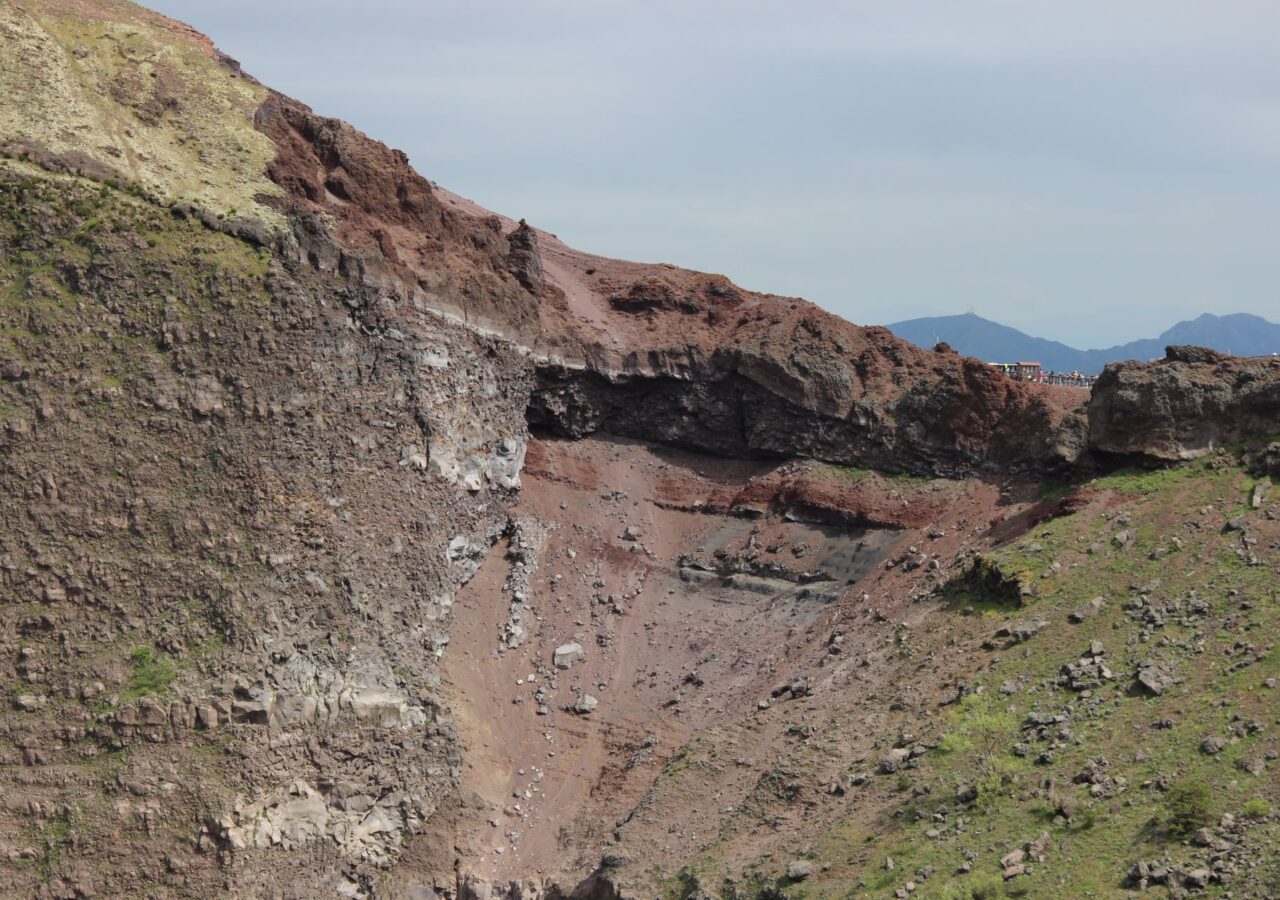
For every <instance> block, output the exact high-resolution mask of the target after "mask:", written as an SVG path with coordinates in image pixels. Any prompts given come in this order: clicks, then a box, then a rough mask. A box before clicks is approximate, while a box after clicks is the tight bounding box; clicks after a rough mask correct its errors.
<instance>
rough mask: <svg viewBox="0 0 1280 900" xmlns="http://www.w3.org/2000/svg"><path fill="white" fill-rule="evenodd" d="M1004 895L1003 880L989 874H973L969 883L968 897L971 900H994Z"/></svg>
mask: <svg viewBox="0 0 1280 900" xmlns="http://www.w3.org/2000/svg"><path fill="white" fill-rule="evenodd" d="M1003 893H1004V880H1003V879H1001V878H1000V876H999V875H993V874H992V873H990V872H983V873H980V874H975V875H974V876H973V878H972V879H971V880H970V882H969V896H970V897H972V898H973V900H995V898H996V897H999V896H1001V895H1002V894H1003Z"/></svg>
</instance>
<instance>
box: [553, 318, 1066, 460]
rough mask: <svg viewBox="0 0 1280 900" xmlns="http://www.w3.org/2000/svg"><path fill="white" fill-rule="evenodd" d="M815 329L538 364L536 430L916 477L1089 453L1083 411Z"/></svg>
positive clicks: (972, 367)
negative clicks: (623, 360)
mask: <svg viewBox="0 0 1280 900" xmlns="http://www.w3.org/2000/svg"><path fill="white" fill-rule="evenodd" d="M810 324H811V323H810ZM805 326H806V322H805V321H803V320H802V321H801V322H800V323H799V324H794V323H793V324H792V325H791V327H790V328H787V327H786V326H784V327H783V328H782V329H779V330H780V331H782V335H783V336H782V337H779V336H778V335H777V334H776V333H774V334H771V335H769V336H767V337H766V336H763V335H759V334H754V333H751V332H748V333H747V334H746V335H739V336H738V337H737V339H736V340H735V341H734V342H733V343H730V344H728V345H727V346H723V347H717V348H712V349H709V350H703V349H702V348H698V347H686V348H681V349H679V350H674V349H673V350H672V351H671V352H669V353H665V354H651V355H649V357H648V358H647V359H646V360H645V361H644V364H642V365H641V364H637V365H633V366H631V367H629V368H628V369H624V370H621V371H608V370H604V369H601V368H596V367H591V366H587V367H570V366H565V365H540V366H539V367H538V373H537V374H538V379H537V385H536V388H535V390H534V392H533V395H532V397H531V403H530V410H529V418H530V422H531V424H532V425H534V426H536V427H540V428H544V429H548V430H550V431H553V432H555V433H558V434H564V435H568V436H570V437H582V436H584V435H586V434H590V433H592V432H596V431H605V432H610V433H614V434H621V435H628V436H632V437H639V438H646V439H651V440H659V441H663V442H666V443H671V444H675V445H678V446H682V447H686V448H689V449H694V450H701V451H705V452H710V453H715V454H718V455H722V456H731V457H766V458H768V457H774V458H786V457H793V456H805V457H812V458H816V459H821V460H825V461H828V462H834V463H841V464H846V465H855V466H866V467H871V468H877V469H884V470H887V471H898V472H903V471H905V472H914V473H919V474H942V475H960V474H969V473H973V472H980V471H1006V472H1008V471H1023V472H1037V473H1045V472H1051V471H1057V470H1062V469H1064V468H1067V467H1069V466H1071V465H1072V464H1074V463H1075V462H1076V461H1077V460H1078V459H1079V457H1080V454H1081V451H1082V450H1083V444H1084V419H1083V416H1082V415H1080V414H1079V413H1078V412H1074V411H1066V410H1063V409H1062V408H1061V405H1059V404H1058V403H1055V400H1056V399H1057V398H1051V397H1048V396H1046V395H1045V394H1043V393H1041V392H1039V391H1037V390H1034V389H1031V388H1030V386H1028V385H1024V384H1019V383H1017V382H1014V381H1012V380H1010V379H1007V378H1004V377H1003V376H1000V375H996V374H994V373H992V372H991V371H990V370H989V369H988V367H986V366H985V365H983V364H982V363H979V362H978V361H976V360H961V359H957V358H954V357H950V356H943V355H937V356H935V357H933V358H929V357H927V356H925V355H924V354H923V353H922V352H921V353H917V352H915V351H914V350H913V349H912V350H908V349H907V348H904V347H902V346H901V345H900V344H899V342H897V341H896V339H894V338H892V337H891V336H890V335H889V334H888V332H885V331H884V330H883V329H876V328H867V329H856V330H855V329H853V328H852V327H851V326H849V327H848V329H849V331H850V332H855V331H856V333H855V334H853V337H854V338H855V339H856V340H858V342H859V343H860V344H861V345H862V346H861V352H859V353H856V354H853V353H850V352H849V348H848V347H846V348H845V350H844V352H841V350H840V349H839V348H838V346H837V344H836V342H835V341H830V340H829V339H826V338H824V336H823V334H822V332H821V331H820V330H817V329H814V330H810V329H808V328H806V327H805ZM814 331H817V333H816V334H815V333H814ZM788 332H791V333H788ZM735 343H737V344H740V345H739V346H734V344H735Z"/></svg>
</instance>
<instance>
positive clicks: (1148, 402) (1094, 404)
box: [1088, 347, 1280, 463]
mask: <svg viewBox="0 0 1280 900" xmlns="http://www.w3.org/2000/svg"><path fill="white" fill-rule="evenodd" d="M1088 419H1089V449H1090V450H1091V451H1092V452H1094V453H1097V454H1103V455H1112V456H1122V457H1128V458H1135V457H1137V458H1142V459H1145V460H1147V461H1149V462H1157V463H1167V462H1176V461H1178V460H1184V459H1194V458H1195V457H1198V456H1202V455H1204V454H1205V453H1208V452H1210V451H1212V450H1214V449H1216V448H1219V447H1222V446H1223V445H1224V444H1227V443H1230V442H1232V441H1237V440H1241V439H1244V438H1247V437H1250V436H1256V435H1263V434H1269V433H1271V432H1273V431H1274V430H1275V424H1276V422H1277V421H1280V358H1270V357H1267V358H1261V359H1245V358H1239V357H1230V356H1224V355H1222V354H1220V353H1215V352H1214V351H1212V350H1205V349H1203V348H1198V347H1169V348H1168V349H1167V350H1166V351H1165V358H1164V359H1162V360H1158V361H1156V362H1148V363H1141V362H1125V363H1114V364H1112V365H1109V366H1107V367H1106V369H1105V370H1103V372H1102V374H1101V375H1100V376H1099V377H1098V382H1097V384H1096V385H1095V386H1094V388H1093V394H1092V396H1091V398H1090V400H1089V409H1088Z"/></svg>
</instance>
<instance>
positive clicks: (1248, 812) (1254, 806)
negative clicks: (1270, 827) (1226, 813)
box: [1240, 797, 1271, 819]
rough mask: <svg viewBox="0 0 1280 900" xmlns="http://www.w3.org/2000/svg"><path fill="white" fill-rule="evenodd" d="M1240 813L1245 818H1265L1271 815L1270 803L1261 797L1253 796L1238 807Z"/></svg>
mask: <svg viewBox="0 0 1280 900" xmlns="http://www.w3.org/2000/svg"><path fill="white" fill-rule="evenodd" d="M1240 815H1242V816H1244V817H1245V818H1246V819H1266V818H1269V817H1270V816H1271V804H1270V803H1268V802H1267V801H1266V800H1263V799H1262V798H1261V797H1254V798H1253V799H1252V800H1249V801H1247V802H1246V803H1245V805H1244V806H1242V807H1240Z"/></svg>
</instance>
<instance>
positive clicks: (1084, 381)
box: [1030, 370, 1098, 388]
mask: <svg viewBox="0 0 1280 900" xmlns="http://www.w3.org/2000/svg"><path fill="white" fill-rule="evenodd" d="M1030 380H1031V381H1035V382H1037V383H1038V384H1061V385H1064V386H1066V387H1079V388H1092V387H1093V383H1094V382H1095V381H1097V380H1098V376H1097V375H1086V374H1084V373H1083V372H1075V371H1072V372H1045V371H1044V370H1041V371H1040V372H1038V373H1036V374H1035V375H1034V376H1033V377H1032V378H1031V379H1030Z"/></svg>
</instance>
